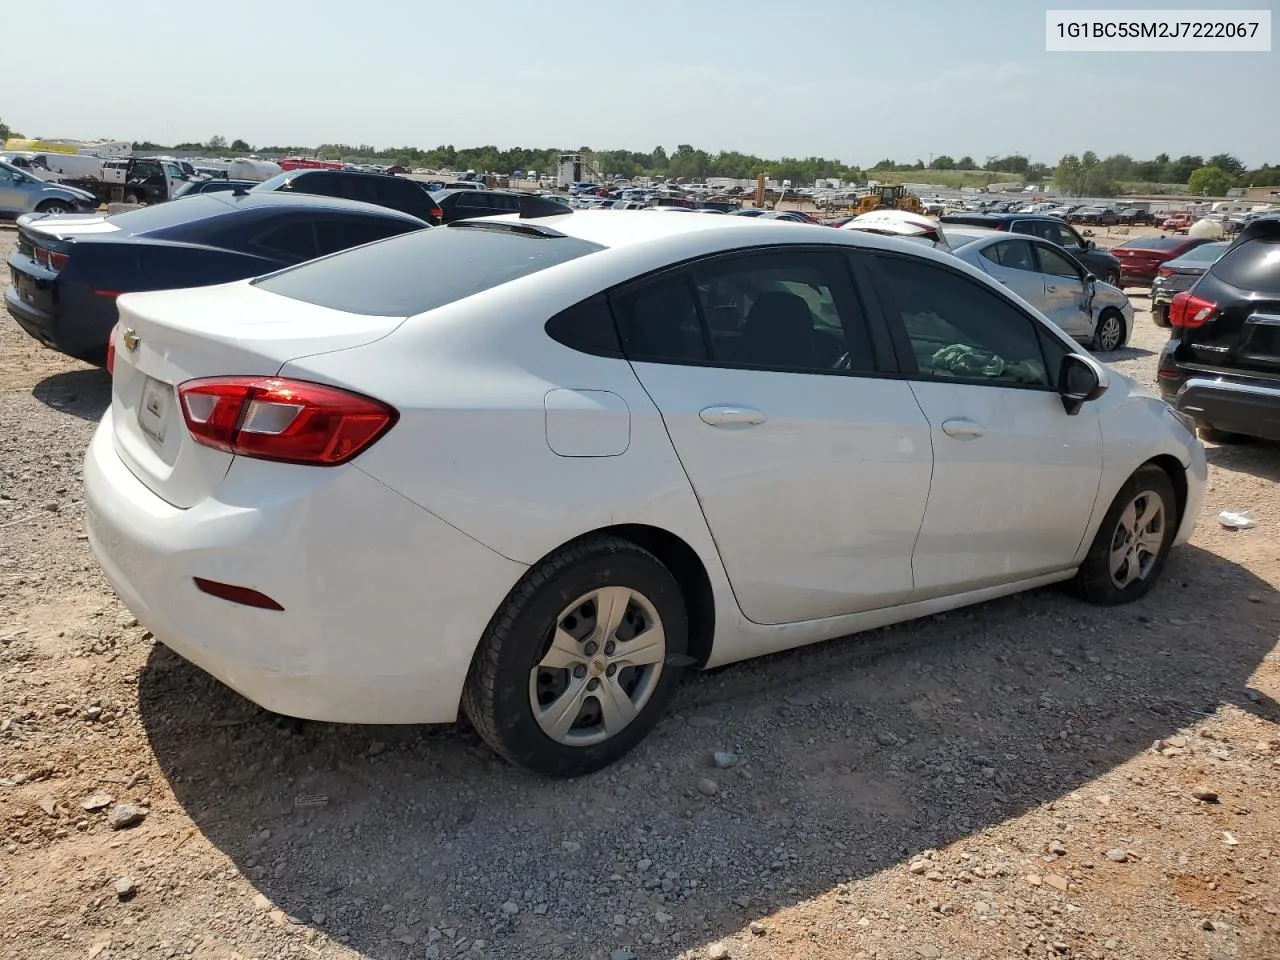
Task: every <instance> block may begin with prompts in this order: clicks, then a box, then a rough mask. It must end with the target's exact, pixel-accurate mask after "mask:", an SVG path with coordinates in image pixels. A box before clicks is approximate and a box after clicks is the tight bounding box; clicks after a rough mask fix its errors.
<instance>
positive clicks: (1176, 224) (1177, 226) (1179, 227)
mask: <svg viewBox="0 0 1280 960" xmlns="http://www.w3.org/2000/svg"><path fill="white" fill-rule="evenodd" d="M1190 228H1191V217H1190V216H1188V215H1187V214H1185V213H1175V214H1174V215H1173V216H1172V217H1169V218H1168V219H1167V220H1165V222H1164V223H1162V224H1160V229H1161V230H1172V231H1173V232H1174V233H1186V232H1187V230H1189V229H1190Z"/></svg>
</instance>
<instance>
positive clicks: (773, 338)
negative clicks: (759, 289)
mask: <svg viewBox="0 0 1280 960" xmlns="http://www.w3.org/2000/svg"><path fill="white" fill-rule="evenodd" d="M738 359H739V360H740V361H742V362H743V363H750V364H759V365H761V366H783V367H802V368H809V367H812V366H814V345H813V314H812V313H810V312H809V306H808V304H806V303H805V302H804V300H803V299H802V298H801V297H798V296H796V295H795V294H794V293H782V292H778V291H771V292H769V293H765V294H762V295H761V296H760V299H758V300H757V301H756V302H755V303H754V304H752V306H751V311H750V312H749V313H748V314H747V319H746V322H745V323H744V324H743V325H742V337H741V339H740V340H739V343H738Z"/></svg>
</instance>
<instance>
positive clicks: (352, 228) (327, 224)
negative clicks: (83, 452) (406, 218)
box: [315, 217, 413, 256]
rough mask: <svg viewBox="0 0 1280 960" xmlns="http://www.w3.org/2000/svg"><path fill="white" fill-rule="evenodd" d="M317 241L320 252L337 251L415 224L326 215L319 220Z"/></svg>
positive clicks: (410, 228) (382, 238) (403, 229)
mask: <svg viewBox="0 0 1280 960" xmlns="http://www.w3.org/2000/svg"><path fill="white" fill-rule="evenodd" d="M315 228H316V243H317V245H318V246H319V249H320V254H321V255H322V256H323V255H324V254H326V253H337V252H338V251H339V250H346V249H348V248H350V247H358V246H361V245H362V244H366V243H373V242H374V241H375V240H385V239H386V238H387V237H394V236H397V235H399V234H401V233H405V232H407V231H409V230H412V229H413V224H411V223H404V222H402V221H398V220H364V219H355V218H345V217H344V218H339V217H326V218H324V219H321V220H317V221H316V224H315Z"/></svg>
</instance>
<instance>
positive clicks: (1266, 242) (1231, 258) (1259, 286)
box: [1210, 237, 1280, 296]
mask: <svg viewBox="0 0 1280 960" xmlns="http://www.w3.org/2000/svg"><path fill="white" fill-rule="evenodd" d="M1210 272H1211V273H1213V275H1214V276H1215V277H1217V278H1218V279H1219V280H1222V281H1224V282H1226V283H1229V284H1231V286H1233V287H1238V288H1239V289H1241V290H1245V291H1251V292H1255V293H1265V294H1268V295H1269V296H1276V295H1280V238H1274V239H1273V238H1271V237H1266V238H1263V237H1258V238H1257V239H1254V240H1247V241H1245V242H1244V243H1242V244H1240V245H1239V246H1236V247H1233V248H1232V249H1231V250H1228V251H1227V252H1226V253H1225V254H1223V255H1222V259H1220V260H1219V261H1218V262H1217V263H1215V264H1214V265H1213V268H1212V270H1211V271H1210Z"/></svg>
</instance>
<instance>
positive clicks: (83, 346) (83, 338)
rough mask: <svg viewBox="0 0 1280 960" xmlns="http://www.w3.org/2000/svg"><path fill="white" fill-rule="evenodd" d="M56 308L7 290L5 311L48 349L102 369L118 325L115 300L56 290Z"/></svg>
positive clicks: (54, 296) (54, 294)
mask: <svg viewBox="0 0 1280 960" xmlns="http://www.w3.org/2000/svg"><path fill="white" fill-rule="evenodd" d="M52 299H53V303H54V307H53V309H42V308H41V307H39V306H37V305H35V304H33V303H29V302H27V301H26V300H24V299H23V298H22V296H21V294H20V293H19V292H18V288H17V287H15V286H12V285H10V286H8V287H6V288H5V291H4V305H5V309H6V310H8V311H9V315H10V316H11V317H13V319H14V320H16V321H17V322H18V326H20V327H22V329H23V330H25V331H26V332H27V333H28V334H29V335H30V336H31V337H33V338H35V339H36V340H38V341H40V343H42V344H44V345H45V346H46V347H49V348H50V349H53V350H57V351H58V352H60V353H65V354H67V355H68V356H72V357H75V358H76V359H77V360H85V361H87V362H89V363H96V364H98V365H99V366H101V365H102V364H103V363H104V362H105V360H106V355H107V337H108V335H109V334H110V331H111V328H112V327H113V326H114V325H115V322H116V305H115V301H114V300H109V299H104V298H102V297H95V296H92V295H91V294H90V293H89V292H88V291H73V293H72V295H71V296H70V297H67V296H66V291H64V290H62V289H58V288H55V289H54V290H53V294H52Z"/></svg>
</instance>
